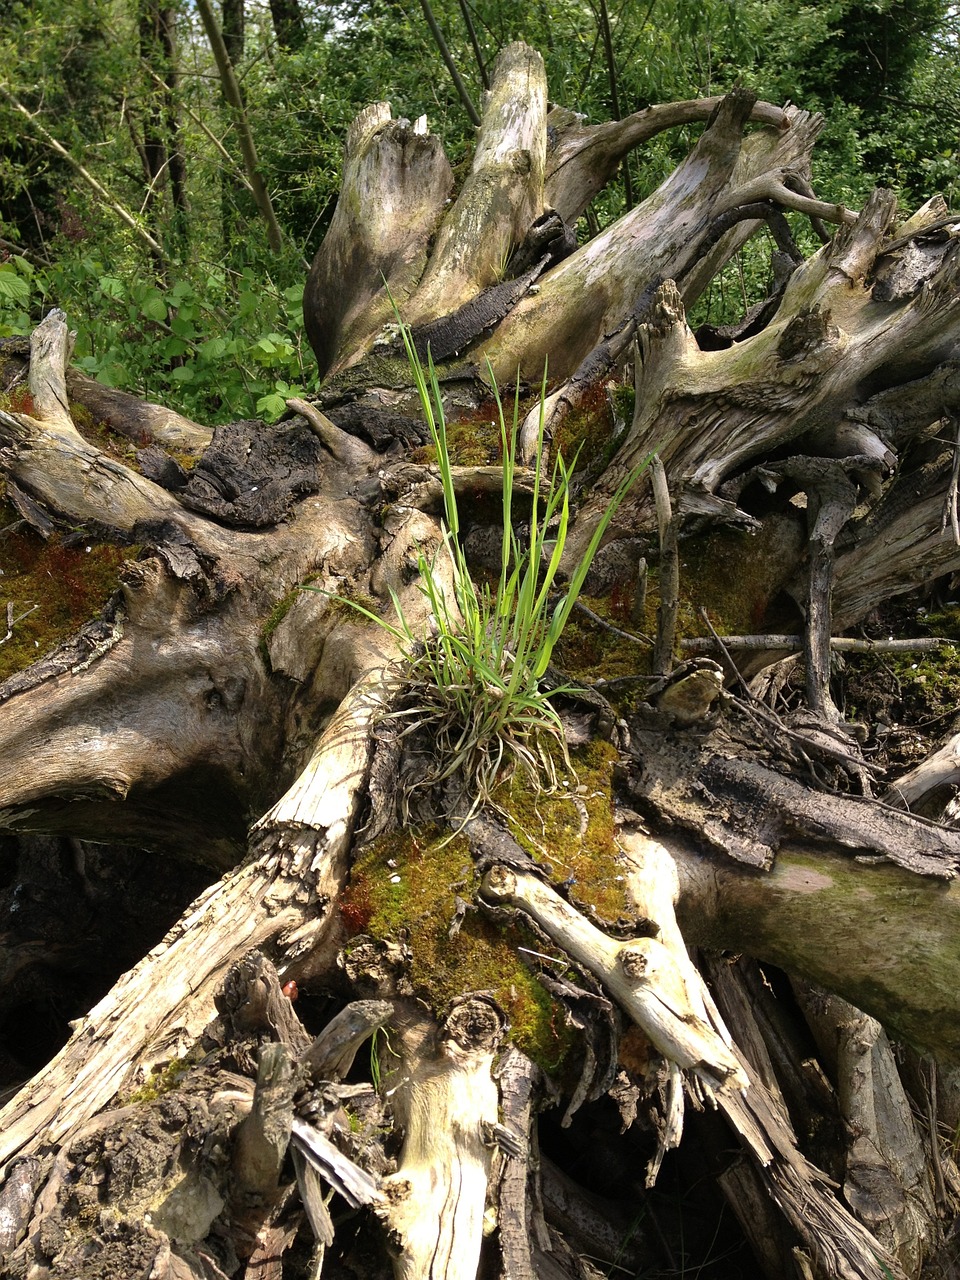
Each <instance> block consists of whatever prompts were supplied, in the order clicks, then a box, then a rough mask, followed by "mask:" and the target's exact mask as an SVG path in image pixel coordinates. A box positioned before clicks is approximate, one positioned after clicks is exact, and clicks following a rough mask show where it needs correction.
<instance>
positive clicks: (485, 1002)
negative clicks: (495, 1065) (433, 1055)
mask: <svg viewBox="0 0 960 1280" xmlns="http://www.w3.org/2000/svg"><path fill="white" fill-rule="evenodd" d="M505 1029H506V1018H505V1017H504V1015H503V1013H502V1012H501V1010H500V1009H499V1008H498V1007H497V1005H496V1004H494V1002H493V1001H492V1000H489V999H486V998H484V997H482V996H480V997H472V998H470V999H467V1000H464V1001H463V1003H462V1004H458V1005H457V1006H456V1007H455V1008H454V1009H452V1010H451V1011H450V1013H449V1014H448V1015H447V1018H446V1021H445V1023H444V1027H443V1034H444V1038H445V1039H447V1040H452V1041H453V1042H454V1044H456V1045H458V1046H459V1047H460V1048H461V1049H469V1050H473V1051H474V1052H476V1051H477V1050H480V1051H484V1050H486V1051H487V1052H492V1051H493V1050H494V1049H496V1047H497V1045H498V1044H499V1043H500V1041H501V1040H502V1038H503V1033H504V1030H505Z"/></svg>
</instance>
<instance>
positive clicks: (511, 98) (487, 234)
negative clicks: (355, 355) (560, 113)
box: [404, 44, 547, 325]
mask: <svg viewBox="0 0 960 1280" xmlns="http://www.w3.org/2000/svg"><path fill="white" fill-rule="evenodd" d="M546 115H547V79H546V73H545V71H544V67H543V59H542V58H541V57H540V55H539V54H538V53H536V52H535V51H534V50H533V49H530V48H529V47H528V46H527V45H523V44H513V45H508V46H507V47H506V48H505V49H504V50H503V51H502V52H501V53H500V55H499V57H498V58H497V61H496V64H495V65H494V68H493V74H492V78H491V85H490V89H489V91H488V93H487V94H485V95H484V110H483V123H482V124H481V126H480V132H479V134H478V135H477V144H476V150H475V151H474V155H473V164H472V165H471V169H470V175H469V177H468V178H467V180H466V182H465V183H464V185H463V188H462V189H461V191H460V193H459V195H458V196H457V199H456V201H455V203H454V206H453V208H452V209H451V210H450V212H449V214H448V215H447V217H446V218H445V219H444V222H443V226H442V228H441V230H440V234H439V235H438V237H437V242H436V245H435V246H434V248H433V251H432V253H431V255H430V262H429V264H428V266H427V269H426V271H425V272H424V275H423V278H422V279H421V281H420V283H419V285H418V287H417V291H416V294H415V295H414V297H413V298H411V300H410V302H409V304H408V305H407V307H406V308H405V309H404V319H405V320H406V321H407V322H408V323H409V324H413V325H416V324H420V323H422V322H423V321H424V320H434V319H436V318H437V317H438V316H443V315H446V314H447V313H449V312H451V311H454V310H456V309H457V308H458V307H460V306H461V305H462V304H463V303H465V302H467V301H468V299H469V298H471V297H472V296H474V295H475V294H477V293H479V292H480V291H481V290H482V289H484V288H486V286H487V285H489V284H492V283H493V282H494V280H495V279H496V273H497V270H498V268H499V267H500V264H503V265H504V266H505V265H506V263H507V262H508V261H509V258H510V255H511V254H512V252H513V250H514V249H515V248H516V247H517V246H518V245H519V244H520V243H521V242H522V241H523V239H524V237H525V236H526V233H527V230H528V229H529V227H530V226H531V225H532V224H533V223H534V222H535V221H536V220H537V218H539V216H540V214H541V213H542V212H543V180H544V166H545V164H546V146H547V125H546Z"/></svg>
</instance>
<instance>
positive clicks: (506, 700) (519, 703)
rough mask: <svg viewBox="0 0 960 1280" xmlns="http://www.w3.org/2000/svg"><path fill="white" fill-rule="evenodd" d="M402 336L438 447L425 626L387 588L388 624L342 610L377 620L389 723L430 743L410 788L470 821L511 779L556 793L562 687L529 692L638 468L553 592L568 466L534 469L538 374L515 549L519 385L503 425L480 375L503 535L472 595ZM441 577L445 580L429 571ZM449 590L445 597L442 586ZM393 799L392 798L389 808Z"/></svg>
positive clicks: (450, 470) (448, 474)
mask: <svg viewBox="0 0 960 1280" xmlns="http://www.w3.org/2000/svg"><path fill="white" fill-rule="evenodd" d="M398 318H399V317H398ZM400 332H401V334H402V337H403V342H404V346H405V349H406V354H407V359H408V361H409V364H410V369H411V372H412V374H413V378H414V382H415V385H416V388H417V392H418V394H419V398H420V404H421V406H422V408H423V413H424V417H425V419H426V422H427V426H428V427H429V430H430V435H431V437H432V440H433V444H434V447H435V449H436V455H437V465H438V469H439V471H440V478H441V482H442V487H443V507H444V519H443V522H442V525H441V542H440V546H439V547H438V549H437V550H436V552H435V554H433V555H432V556H428V555H427V554H426V553H425V552H424V551H422V550H421V551H420V553H419V555H418V563H417V569H418V573H419V577H420V581H419V583H418V588H419V590H420V591H421V592H422V593H423V595H424V596H425V597H426V599H427V602H428V603H429V605H430V612H431V617H432V625H431V627H430V630H429V632H428V633H426V634H416V633H415V632H414V630H413V628H412V626H411V625H410V623H409V622H408V620H407V618H406V616H405V615H404V611H403V607H402V605H401V603H400V600H399V599H398V598H397V595H396V593H395V592H394V591H393V590H392V589H391V593H390V594H391V598H392V601H393V605H394V609H395V610H396V615H397V619H398V621H397V623H396V624H394V623H392V622H390V621H388V620H387V619H385V618H382V617H380V616H379V615H377V614H375V613H373V612H371V611H370V610H369V609H367V608H365V607H364V606H363V605H362V604H359V603H357V602H356V601H351V600H345V601H344V603H348V604H350V605H351V606H352V607H353V608H355V609H357V610H358V611H359V612H360V613H362V614H364V615H365V616H366V617H368V618H370V619H371V620H372V621H374V622H376V623H377V624H378V625H379V626H381V627H383V628H384V629H385V630H386V631H388V632H390V634H391V635H392V636H394V638H395V639H396V640H398V641H399V643H400V649H401V658H400V664H399V671H398V677H399V679H400V681H401V682H402V691H401V695H400V698H399V701H398V704H397V708H396V709H395V710H394V711H393V712H391V713H390V715H391V717H392V718H394V719H400V720H402V721H404V722H405V723H404V729H403V733H404V734H405V735H411V736H412V735H415V734H418V733H419V734H421V735H425V736H426V735H428V736H429V743H430V750H429V751H428V752H426V753H425V755H424V761H423V771H422V772H421V773H420V774H419V775H418V778H417V780H416V782H415V783H414V784H412V788H411V790H412V789H415V790H418V791H420V790H427V791H434V790H435V789H437V788H439V787H440V786H441V785H442V784H445V783H452V784H454V785H453V788H452V789H453V793H454V795H455V797H456V800H455V804H454V808H455V809H456V810H457V812H458V814H459V815H460V816H461V817H462V816H463V813H464V808H463V802H464V800H465V801H466V816H467V817H469V816H471V815H472V814H474V813H475V812H477V810H478V809H479V808H480V807H481V806H482V805H483V804H485V803H487V802H488V801H489V800H490V797H491V793H492V792H493V791H494V789H495V787H496V786H497V785H498V784H499V783H501V782H503V781H505V780H506V779H507V778H509V777H510V776H511V775H512V774H513V773H514V772H515V771H516V770H517V769H520V770H522V771H523V773H524V774H525V775H526V781H527V782H528V784H529V785H530V787H531V789H532V790H534V791H535V792H543V791H546V790H551V789H553V788H555V787H556V785H557V775H556V767H555V763H554V762H555V759H556V758H557V756H559V757H560V758H561V759H562V760H563V762H564V764H565V766H566V767H567V769H568V770H569V771H570V772H571V773H572V772H573V771H572V767H571V765H570V760H569V757H568V755H567V749H566V742H565V738H564V732H563V724H562V722H561V720H560V717H559V715H558V714H557V711H556V709H555V708H554V706H553V705H552V703H551V698H552V697H555V696H556V695H557V694H558V693H565V692H571V691H572V689H571V688H570V687H568V686H561V687H559V688H558V687H556V685H555V684H554V687H553V688H552V689H551V690H546V689H544V688H542V687H541V682H542V681H543V678H544V676H545V675H546V673H547V669H548V667H549V666H550V661H551V658H552V656H553V652H554V649H555V648H556V645H557V642H558V641H559V639H560V637H561V635H562V633H563V629H564V627H565V626H566V624H567V621H568V619H569V617H570V614H571V612H572V611H573V608H574V605H575V604H576V602H577V598H578V596H579V595H580V592H581V590H582V588H583V584H584V580H585V578H586V576H587V573H588V571H589V569H590V565H591V563H592V561H593V558H594V556H595V555H596V553H597V550H598V549H599V546H600V543H601V541H602V539H603V535H604V533H605V532H606V529H607V526H608V525H609V523H610V521H611V520H612V519H613V517H614V515H615V514H616V511H617V509H618V507H619V506H620V504H621V502H622V501H623V499H624V497H625V496H626V494H627V492H628V490H629V489H630V488H631V487H632V485H633V484H634V483H635V482H636V480H637V479H638V478H639V476H640V475H641V474H642V473H643V471H644V470H645V468H646V466H647V462H648V461H649V460H645V461H644V462H642V463H640V464H639V465H638V466H637V467H635V468H634V469H633V470H632V471H631V472H630V474H629V475H628V476H627V477H626V478H625V479H624V481H623V482H622V484H621V485H620V487H619V488H618V489H617V491H616V493H615V494H614V495H613V498H612V499H611V501H610V504H609V505H608V507H607V508H606V510H605V511H604V513H603V517H602V519H601V520H600V522H599V524H598V525H597V528H596V530H595V532H594V534H593V536H592V538H591V540H590V543H589V544H588V546H587V549H586V551H585V553H584V555H583V557H582V558H581V560H580V561H579V563H578V564H577V565H576V567H575V568H574V570H573V572H572V574H571V575H570V576H569V578H568V579H566V581H563V582H561V577H560V564H561V560H562V557H563V550H564V546H565V545H566V538H567V531H568V528H569V525H570V518H571V485H572V480H573V471H574V465H575V462H576V458H574V462H573V463H571V464H570V465H569V466H568V465H567V464H566V463H565V462H564V460H563V458H562V457H561V456H560V455H559V453H558V454H557V456H556V457H555V459H554V461H553V465H552V467H550V466H549V464H548V463H545V462H544V448H543V446H544V403H545V400H546V370H544V380H543V385H542V387H541V393H540V418H539V426H538V438H537V449H536V463H535V467H534V470H533V477H532V479H533V484H532V502H531V515H530V523H529V534H528V536H526V537H524V539H523V540H522V541H521V539H520V538H519V537H518V535H517V533H516V532H515V530H514V526H513V518H514V497H515V489H516V481H517V441H518V437H519V428H520V387H519V382H518V384H517V387H516V388H515V391H514V396H513V407H512V413H511V415H510V422H509V425H508V421H507V414H506V411H505V409H504V405H503V402H502V401H501V398H500V394H499V392H498V390H497V388H496V384H495V382H494V379H493V374H492V370H491V371H490V374H491V384H492V385H493V395H494V402H495V404H496V409H497V415H498V419H499V427H500V441H501V447H502V451H503V499H502V518H503V536H502V541H501V547H500V572H499V577H498V579H497V581H496V584H495V585H491V584H490V583H488V582H481V583H479V584H478V583H477V582H475V581H474V579H473V577H472V576H471V574H470V570H469V567H468V565H467V560H466V555H465V553H464V549H463V542H462V540H461V536H460V535H461V523H460V513H459V510H458V507H457V497H456V491H455V475H454V465H453V463H452V462H451V459H450V451H449V448H448V443H447V431H446V419H445V415H444V409H443V399H442V394H441V390H440V384H439V380H438V378H437V373H436V369H435V368H434V365H433V360H432V358H431V357H430V355H429V352H428V355H427V368H426V369H424V366H423V364H422V362H421V360H420V358H419V356H418V355H417V352H416V350H415V348H414V344H413V340H412V337H411V333H410V330H409V328H408V327H407V326H406V325H404V324H402V323H401V325H400ZM488 367H489V366H488ZM548 468H549V469H548ZM441 558H443V560H445V561H446V564H445V565H442V564H441ZM442 568H443V569H446V570H447V572H441V569H442ZM450 581H452V584H453V595H452V597H451V595H450V593H449V590H448V587H447V586H445V585H444V584H445V583H449V582H450ZM406 800H407V801H408V800H409V795H408V796H407V797H406ZM405 802H406V801H405V800H404V798H401V803H405ZM463 820H466V819H465V818H464V819H463Z"/></svg>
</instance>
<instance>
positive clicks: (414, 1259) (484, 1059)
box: [380, 997, 504, 1280]
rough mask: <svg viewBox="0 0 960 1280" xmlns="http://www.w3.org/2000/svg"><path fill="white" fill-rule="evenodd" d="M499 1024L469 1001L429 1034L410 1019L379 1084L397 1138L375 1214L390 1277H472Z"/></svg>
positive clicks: (425, 1020)
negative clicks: (395, 1163) (389, 1246)
mask: <svg viewBox="0 0 960 1280" xmlns="http://www.w3.org/2000/svg"><path fill="white" fill-rule="evenodd" d="M503 1031H504V1020H503V1017H502V1015H501V1013H500V1011H499V1010H498V1009H497V1008H496V1007H495V1006H494V1005H493V1004H492V1002H491V1001H489V1000H485V999H482V998H480V997H469V998H467V999H465V1000H463V1001H462V1002H461V1003H459V1004H457V1005H456V1006H455V1007H454V1008H453V1009H452V1010H451V1012H450V1013H449V1014H448V1015H447V1017H446V1019H445V1020H444V1022H443V1024H442V1026H440V1027H437V1026H436V1024H435V1023H434V1022H433V1020H432V1019H431V1018H430V1017H429V1016H428V1015H427V1014H425V1013H422V1012H420V1011H417V1012H416V1013H412V1014H411V1016H410V1020H409V1021H408V1022H407V1024H406V1025H405V1026H404V1028H403V1030H402V1031H401V1034H400V1044H399V1046H398V1047H399V1058H398V1060H397V1066H396V1069H395V1070H394V1071H393V1072H391V1073H390V1075H389V1076H388V1077H387V1078H386V1079H385V1081H384V1083H385V1087H386V1089H387V1091H388V1094H389V1095H390V1096H391V1097H392V1099H393V1106H394V1111H395V1114H396V1118H397V1122H398V1124H399V1125H400V1127H402V1129H403V1131H404V1134H405V1138H404V1144H403V1153H402V1156H401V1159H400V1167H399V1169H398V1170H397V1172H396V1173H395V1174H394V1175H392V1176H391V1177H390V1178H387V1179H385V1180H384V1184H383V1189H384V1192H385V1193H386V1196H387V1204H386V1207H385V1208H383V1209H382V1210H381V1211H380V1212H381V1216H382V1217H383V1219H384V1221H385V1224H386V1226H387V1228H388V1230H389V1231H390V1232H391V1234H392V1236H393V1238H394V1239H395V1240H396V1241H397V1242H398V1243H399V1246H400V1249H399V1254H398V1256H397V1258H396V1260H395V1262H394V1272H395V1275H396V1276H397V1280H422V1277H424V1276H443V1277H444V1280H474V1278H475V1276H476V1274H477V1267H478V1265H479V1261H480V1245H481V1241H482V1239H483V1215H484V1209H485V1206H486V1197H487V1182H488V1179H489V1176H490V1166H491V1160H492V1150H491V1148H490V1146H489V1145H488V1144H487V1141H486V1136H487V1134H489V1133H490V1132H491V1131H492V1128H493V1126H495V1125H496V1123H497V1119H498V1115H497V1107H498V1102H499V1096H498V1091H497V1086H496V1084H495V1083H494V1080H493V1077H492V1075H491V1068H492V1066H493V1057H494V1053H495V1052H496V1050H497V1047H498V1045H499V1044H500V1040H501V1038H502V1035H503Z"/></svg>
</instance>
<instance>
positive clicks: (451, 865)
mask: <svg viewBox="0 0 960 1280" xmlns="http://www.w3.org/2000/svg"><path fill="white" fill-rule="evenodd" d="M616 759H617V753H616V751H615V750H614V749H613V748H612V747H611V746H609V744H607V743H604V742H596V743H592V744H590V745H589V746H587V747H584V748H581V749H579V750H578V751H577V752H576V753H575V756H574V760H573V763H574V766H575V769H576V776H575V777H574V778H570V779H568V785H567V786H566V788H563V789H561V790H560V791H558V792H557V793H556V794H549V795H544V794H542V795H540V796H539V797H534V795H533V794H532V792H531V791H530V788H529V786H528V785H527V784H525V783H524V781H523V780H522V779H521V777H520V775H516V776H515V778H514V779H513V780H512V781H511V782H510V783H507V784H504V786H503V787H502V788H501V790H500V791H499V792H498V793H497V794H496V796H495V800H496V803H497V804H498V805H499V806H500V807H501V808H502V809H503V810H504V812H505V813H506V814H507V815H508V821H509V825H510V828H511V830H512V832H513V834H514V836H515V837H516V838H517V840H518V841H519V843H520V844H522V845H523V847H524V848H526V849H528V850H529V851H530V852H531V854H532V855H533V856H534V858H535V859H536V860H537V861H538V862H540V863H541V864H543V865H544V867H545V870H547V871H548V874H549V875H550V877H551V878H552V879H553V880H555V881H560V880H563V881H565V882H567V884H568V887H569V891H570V893H571V896H572V898H573V899H574V900H575V901H577V902H578V903H580V904H582V905H585V906H587V907H588V908H591V909H593V910H594V911H595V912H596V914H597V915H598V916H600V917H601V918H604V919H616V918H617V917H619V916H621V915H622V914H623V913H624V910H625V900H624V895H623V890H622V884H623V881H622V879H619V878H618V877H619V875H620V873H619V871H618V868H617V863H616V848H615V844H614V839H613V806H612V800H611V779H612V773H613V767H614V764H615V762H616ZM477 888H478V881H477V876H476V871H475V869H474V865H473V860H472V858H471V856H470V851H469V848H468V846H467V842H466V840H465V839H463V838H462V837H454V838H453V839H452V840H451V839H447V840H446V841H444V839H443V837H442V836H441V834H440V833H438V832H435V831H425V832H410V831H404V832H395V833H393V834H392V835H390V836H388V837H385V838H384V839H381V840H378V841H377V842H376V843H375V844H373V845H371V846H370V847H369V848H367V849H365V850H363V851H362V852H361V853H360V854H359V856H358V857H357V859H356V861H355V863H354V866H353V870H352V873H351V879H350V884H349V886H348V888H347V890H346V892H345V893H344V894H343V895H342V897H341V901H340V909H341V913H342V915H343V919H344V921H345V923H346V925H347V927H348V928H349V929H350V931H351V932H354V933H365V934H369V935H371V936H372V937H375V938H380V939H388V938H391V937H396V936H397V935H398V934H400V933H401V932H403V933H404V934H405V936H406V937H407V940H408V945H409V947H410V950H411V954H412V961H411V968H410V974H409V977H410V981H411V982H412V983H413V986H414V989H415V991H416V993H417V994H418V995H419V996H420V997H421V998H423V999H424V1000H425V1001H427V1002H428V1003H429V1004H430V1005H431V1007H432V1008H433V1009H435V1010H436V1011H437V1013H438V1014H440V1015H442V1014H443V1012H444V1011H445V1009H446V1008H448V1007H449V1005H450V1004H451V1002H452V1001H453V1000H454V999H455V998H456V997H458V996H461V995H462V994H463V993H464V992H465V991H490V992H492V993H493V995H494V996H495V998H496V999H497V1000H498V1002H499V1003H500V1004H501V1005H502V1006H503V1008H504V1009H505V1011H506V1013H507V1017H508V1018H509V1020H510V1024H511V1027H512V1036H513V1039H514V1041H515V1042H516V1043H517V1044H518V1045H519V1047H520V1048H521V1049H523V1051H524V1052H525V1053H527V1054H529V1055H530V1056H531V1057H532V1058H533V1059H534V1060H535V1061H537V1062H539V1063H540V1064H541V1065H542V1066H543V1067H544V1068H545V1069H546V1070H548V1071H551V1072H554V1073H556V1072H558V1071H562V1070H563V1067H564V1064H565V1061H566V1060H567V1058H568V1055H569V1054H570V1053H571V1051H573V1050H574V1049H575V1045H576V1040H575V1034H574V1032H573V1031H572V1029H571V1028H569V1027H567V1026H566V1025H565V1021H564V1017H563V1013H562V1011H561V1010H560V1009H559V1008H558V1006H556V1005H555V1004H554V1002H553V1001H552V999H551V998H550V996H549V995H548V994H547V992H546V991H545V989H544V988H543V986H542V985H541V984H540V983H539V982H538V981H537V979H536V977H535V976H534V975H533V974H532V973H531V972H530V970H529V969H528V968H527V966H526V965H525V964H524V963H523V962H522V960H521V959H520V955H519V954H518V949H522V948H526V949H527V950H528V951H533V952H537V953H542V952H543V951H544V944H543V942H542V940H540V939H539V938H537V937H535V936H534V935H533V934H532V933H531V932H530V931H529V930H528V929H526V928H525V927H524V926H523V924H522V923H521V922H519V921H515V922H511V923H508V924H500V923H498V922H494V921H492V920H490V919H488V918H487V917H486V916H484V915H482V914H481V913H480V912H478V911H476V910H473V909H468V910H467V913H466V915H465V917H464V918H463V921H462V924H461V927H460V929H459V931H458V932H456V933H455V934H454V936H453V937H451V936H450V925H451V922H452V921H453V920H454V918H455V916H456V913H457V898H458V897H459V898H460V899H461V900H462V901H463V902H466V903H468V904H472V903H473V902H474V901H475V895H476V891H477ZM558 963H559V970H558V971H559V972H562V971H563V957H562V956H558Z"/></svg>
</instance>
